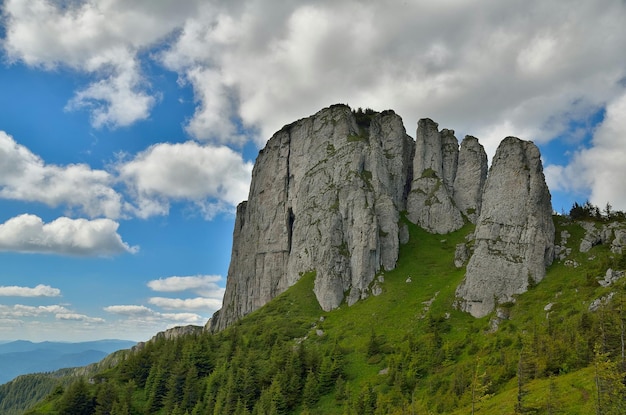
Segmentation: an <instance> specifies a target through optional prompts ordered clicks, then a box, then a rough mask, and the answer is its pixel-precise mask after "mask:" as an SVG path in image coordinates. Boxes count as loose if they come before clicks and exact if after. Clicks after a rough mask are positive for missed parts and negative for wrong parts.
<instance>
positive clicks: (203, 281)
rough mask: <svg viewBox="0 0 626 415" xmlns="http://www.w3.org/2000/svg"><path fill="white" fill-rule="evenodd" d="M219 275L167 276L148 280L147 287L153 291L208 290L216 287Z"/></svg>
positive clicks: (219, 279)
mask: <svg viewBox="0 0 626 415" xmlns="http://www.w3.org/2000/svg"><path fill="white" fill-rule="evenodd" d="M221 280H222V277H221V276H220V275H194V276H188V277H178V276H174V277H167V278H159V279H158V280H152V281H149V282H148V287H150V288H151V289H152V290H154V291H161V292H179V291H188V290H190V291H195V292H198V293H199V292H210V291H213V290H216V289H218V288H219V287H218V285H217V282H219V281H221Z"/></svg>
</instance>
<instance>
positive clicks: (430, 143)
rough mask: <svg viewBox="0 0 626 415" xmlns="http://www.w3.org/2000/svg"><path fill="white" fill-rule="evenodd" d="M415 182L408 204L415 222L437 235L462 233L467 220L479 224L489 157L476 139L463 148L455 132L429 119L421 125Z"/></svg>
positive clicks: (469, 139)
mask: <svg viewBox="0 0 626 415" xmlns="http://www.w3.org/2000/svg"><path fill="white" fill-rule="evenodd" d="M413 173H414V178H413V182H412V183H411V192H410V193H409V197H408V201H407V212H408V215H407V216H408V218H409V220H410V221H411V222H413V223H416V224H418V225H420V226H421V227H422V228H424V229H426V230H428V231H430V232H433V233H441V234H444V233H449V232H452V231H455V230H457V229H460V228H461V227H462V226H463V225H464V224H465V220H464V218H463V216H465V217H466V218H467V219H468V220H470V221H471V222H475V221H476V218H477V217H478V213H479V212H480V205H481V195H482V190H483V186H484V183H485V180H486V177H487V155H486V153H485V150H484V148H483V147H482V145H480V144H479V143H478V140H477V139H476V138H475V137H471V136H467V137H465V139H464V140H463V143H462V144H461V150H460V151H459V143H458V141H457V139H456V137H455V136H454V131H453V130H448V129H443V130H441V132H440V131H439V130H438V124H437V123H435V122H434V121H432V120H430V119H428V118H425V119H421V120H420V121H419V122H418V126H417V134H416V139H415V159H414V161H413Z"/></svg>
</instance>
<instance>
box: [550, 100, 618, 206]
mask: <svg viewBox="0 0 626 415" xmlns="http://www.w3.org/2000/svg"><path fill="white" fill-rule="evenodd" d="M624 114H626V93H624V94H622V96H621V97H619V98H618V99H616V100H614V101H613V102H611V103H610V104H609V105H608V106H607V108H606V114H605V117H604V120H603V121H602V123H601V124H600V125H599V126H598V127H597V129H596V131H595V133H594V135H593V140H592V143H591V146H590V147H588V148H582V149H580V150H578V151H577V152H575V153H574V155H573V157H572V158H571V161H570V163H569V164H567V165H565V166H562V165H549V166H547V167H546V181H547V182H548V185H549V186H550V188H551V189H554V190H561V191H566V192H573V193H578V194H586V193H589V194H590V197H589V201H590V202H591V203H593V204H595V205H597V206H600V207H604V206H606V203H607V202H608V203H610V204H611V205H612V206H613V208H615V209H617V210H622V211H626V182H625V181H624V179H623V178H624V176H625V175H626V163H625V160H626V140H625V138H626V119H625V118H624Z"/></svg>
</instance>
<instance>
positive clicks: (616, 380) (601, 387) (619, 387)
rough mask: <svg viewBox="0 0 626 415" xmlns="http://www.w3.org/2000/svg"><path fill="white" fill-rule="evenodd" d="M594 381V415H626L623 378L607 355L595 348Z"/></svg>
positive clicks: (625, 389)
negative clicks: (625, 414)
mask: <svg viewBox="0 0 626 415" xmlns="http://www.w3.org/2000/svg"><path fill="white" fill-rule="evenodd" d="M593 366H594V372H595V376H594V381H595V386H596V414H597V415H619V414H624V413H626V386H624V383H623V380H624V376H623V374H622V373H620V370H619V368H618V365H617V363H615V362H613V361H611V359H610V358H609V356H608V353H602V352H600V346H599V345H596V347H595V357H594V361H593Z"/></svg>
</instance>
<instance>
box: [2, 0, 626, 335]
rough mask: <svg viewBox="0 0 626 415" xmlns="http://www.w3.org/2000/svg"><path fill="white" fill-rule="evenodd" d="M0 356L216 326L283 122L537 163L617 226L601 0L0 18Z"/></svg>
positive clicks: (89, 10) (203, 8)
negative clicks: (335, 108)
mask: <svg viewBox="0 0 626 415" xmlns="http://www.w3.org/2000/svg"><path fill="white" fill-rule="evenodd" d="M0 10H1V13H2V17H1V19H2V20H1V22H0V39H1V40H0V263H1V264H2V267H0V268H1V269H0V341H2V340H11V339H18V338H19V339H28V340H35V341H41V340H87V339H97V338H124V339H132V340H146V339H148V338H149V337H151V336H152V335H153V334H154V333H156V332H157V331H160V330H163V329H166V328H168V327H171V326H174V325H181V324H200V325H202V324H204V323H205V322H206V320H207V319H208V318H209V317H210V316H211V315H212V313H213V312H214V311H215V310H216V309H218V308H219V306H220V304H221V297H222V294H223V289H224V286H225V279H226V274H227V270H228V263H229V257H230V249H231V243H232V236H231V235H232V226H233V223H234V209H235V207H236V205H237V204H238V203H239V202H240V201H242V200H244V199H245V198H246V196H247V189H248V185H249V181H250V174H251V170H252V165H253V162H254V159H255V157H256V155H257V153H258V150H259V149H260V148H262V147H263V145H264V143H265V141H266V140H267V139H268V138H269V137H270V136H271V135H272V134H273V133H274V132H275V131H277V130H278V129H280V128H281V127H282V126H283V125H284V124H286V123H289V122H292V121H294V120H296V119H299V118H302V117H306V116H309V115H311V114H313V113H315V112H317V111H318V110H319V109H321V108H323V107H326V106H328V105H331V104H334V103H338V102H342V103H348V104H350V105H351V106H353V107H355V108H356V107H371V108H374V109H377V110H384V109H388V108H391V109H394V110H395V111H396V112H397V113H398V114H399V115H400V116H402V118H403V119H404V122H405V127H406V129H407V132H408V133H409V134H410V135H411V136H414V134H415V126H416V124H417V120H418V119H419V118H423V117H430V118H432V119H434V120H435V121H437V122H438V123H439V125H440V128H450V129H454V130H455V131H456V136H457V138H459V140H461V139H462V138H463V136H464V135H465V134H471V135H474V136H476V137H478V138H479V140H480V141H481V143H482V144H483V145H484V146H485V148H486V150H487V152H488V154H489V157H490V158H491V157H492V156H493V154H494V152H495V149H496V147H497V145H498V143H499V142H500V141H501V140H502V139H503V138H504V137H506V136H508V135H514V136H518V137H520V138H522V139H528V140H533V141H534V142H535V143H537V144H538V145H539V147H540V149H541V151H542V154H543V159H544V167H545V172H546V179H547V181H548V184H549V186H550V189H551V192H552V196H553V207H554V209H555V210H556V211H558V212H560V211H561V210H565V211H567V210H568V209H569V207H570V206H571V204H572V203H573V202H574V201H575V200H577V201H581V202H583V201H585V200H587V199H589V200H591V201H592V202H593V203H595V204H598V205H600V206H604V205H605V204H606V203H607V202H610V203H611V204H612V205H613V206H614V208H616V209H621V210H626V184H625V183H626V182H624V181H623V179H622V177H623V175H624V174H626V162H625V160H626V117H625V116H624V114H626V55H625V54H624V53H623V51H624V50H626V28H624V25H623V22H624V21H626V4H625V3H624V2H623V1H617V0H599V1H592V0H586V1H584V0H581V1H574V2H567V3H565V2H560V1H545V0H542V1H539V0H535V1H532V0H531V1H528V0H524V1H510V2H493V1H479V2H475V1H463V0H442V1H438V2H422V1H409V2H407V1H397V2H396V1H392V2H388V3H386V4H385V5H382V4H379V2H367V1H366V2H357V1H348V0H346V1H332V2H312V1H295V2H281V3H276V2H271V3H270V2H263V1H254V0H246V1H229V2H226V1H224V2H220V1H205V0H188V1H185V2H179V1H175V0H171V1H168V0H162V1H158V2H155V1H148V0H143V1H134V2H124V1H122V0H54V1H53V0H5V1H4V2H3V3H0Z"/></svg>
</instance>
